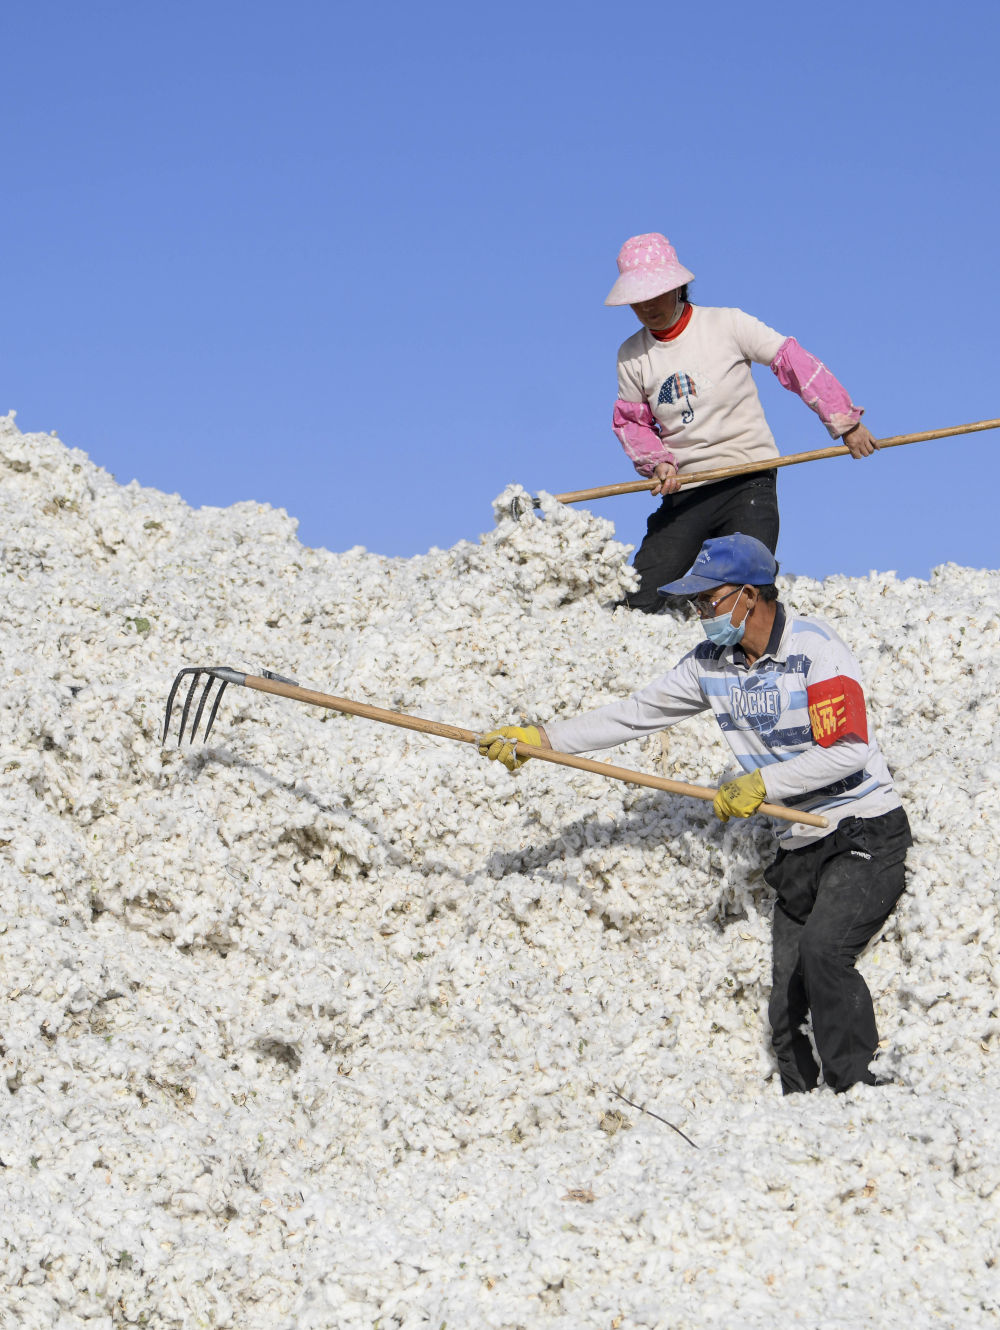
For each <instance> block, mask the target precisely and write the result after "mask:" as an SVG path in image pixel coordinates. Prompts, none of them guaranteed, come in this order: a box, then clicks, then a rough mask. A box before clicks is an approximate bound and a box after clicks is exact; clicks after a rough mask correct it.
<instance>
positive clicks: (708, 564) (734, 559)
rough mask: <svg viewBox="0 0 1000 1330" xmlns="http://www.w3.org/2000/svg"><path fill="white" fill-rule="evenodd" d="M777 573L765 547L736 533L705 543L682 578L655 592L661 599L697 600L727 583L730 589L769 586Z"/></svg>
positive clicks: (749, 537) (740, 532)
mask: <svg viewBox="0 0 1000 1330" xmlns="http://www.w3.org/2000/svg"><path fill="white" fill-rule="evenodd" d="M777 572H778V565H777V562H776V561H775V558H774V555H773V554H772V553H771V551H770V550H769V549H768V548H767V546H766V545H765V544H764V543H763V542H762V541H760V540H757V539H756V538H755V537H754V536H745V535H743V533H742V531H737V532H736V533H735V535H732V536H713V537H712V538H711V539H710V540H706V541H705V543H704V545H702V547H701V549H700V550H699V551H698V557H697V559H695V561H694V563H693V564H692V565H691V567H690V568H689V569H688V570H687V572H686V573H685V574H684V576H683V577H679V578H678V579H677V581H676V582H668V583H667V584H666V586H661V587H657V588H656V589H657V591H658V592H659V593H660V595H661V596H697V595H698V594H699V593H700V592H702V591H710V590H711V589H712V587H717V586H723V585H725V584H726V583H727V582H728V583H729V584H730V585H731V586H770V584H771V583H772V582H773V581H774V579H775V576H776V574H777Z"/></svg>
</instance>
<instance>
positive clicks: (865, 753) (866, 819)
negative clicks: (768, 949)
mask: <svg viewBox="0 0 1000 1330" xmlns="http://www.w3.org/2000/svg"><path fill="white" fill-rule="evenodd" d="M777 571H778V565H777V563H776V562H775V560H774V556H773V554H772V553H771V552H770V550H768V548H767V546H766V545H763V544H762V543H761V542H760V541H759V540H756V539H754V537H752V536H747V535H743V534H742V533H737V534H736V535H731V536H720V537H718V538H716V539H712V540H706V541H705V543H704V544H703V545H702V547H701V550H700V552H699V554H698V557H697V559H696V560H695V562H694V565H693V566H692V567H691V569H690V571H689V572H688V573H687V574H686V576H684V577H682V578H680V579H679V580H678V581H676V582H670V583H668V584H667V585H666V586H663V587H661V588H660V592H661V594H663V595H673V596H678V595H679V596H686V597H688V598H690V599H691V600H692V602H693V605H694V608H695V610H696V612H697V614H698V616H699V618H700V619H701V622H702V627H703V628H704V630H705V635H706V638H707V641H705V642H702V643H701V644H700V645H699V646H697V647H695V649H694V650H693V651H690V652H688V654H687V655H686V656H685V657H684V658H683V660H681V662H680V663H679V664H678V665H676V666H675V667H674V668H673V669H672V670H670V671H669V672H668V673H666V674H664V675H662V676H661V677H660V678H659V679H656V680H654V682H653V683H651V684H649V685H647V686H646V687H645V688H643V689H641V690H640V691H639V692H637V693H634V694H633V695H632V697H630V698H628V699H627V700H624V701H620V702H612V703H611V704H610V705H609V706H605V707H601V708H599V709H598V710H597V711H591V712H589V713H587V714H585V715H582V716H577V717H575V718H573V719H572V720H561V721H553V722H551V723H550V724H548V725H547V726H546V727H545V729H544V730H542V729H540V728H538V727H535V726H527V727H518V726H508V727H506V728H504V729H500V730H494V731H492V732H491V733H489V734H485V735H483V736H482V738H481V739H480V741H479V751H480V753H482V754H483V756H486V757H490V758H492V759H494V760H496V761H500V762H503V763H504V765H505V766H506V767H508V768H509V769H510V770H512V771H513V770H515V769H516V768H517V767H519V766H521V765H522V764H523V763H524V761H526V760H527V759H526V758H524V757H520V756H519V755H518V753H517V741H518V740H523V741H524V742H525V743H527V744H534V745H537V746H539V747H551V748H554V749H555V750H556V751H557V752H562V753H579V752H584V751H588V750H592V749H597V748H610V747H612V746H614V745H615V744H619V743H624V742H625V741H626V740H628V739H636V738H641V737H643V736H644V735H647V734H652V733H653V732H655V731H656V730H660V729H663V728H664V727H666V726H668V725H674V724H676V723H677V722H678V721H680V720H683V719H684V718H685V717H687V716H692V715H695V714H696V713H697V712H699V711H705V710H707V709H709V708H711V710H712V712H713V713H714V715H715V718H716V720H717V721H718V723H719V726H720V728H721V729H722V732H723V734H724V735H725V737H726V741H727V743H728V744H729V746H730V747H731V748H732V750H733V752H734V754H735V755H736V758H737V760H738V762H739V764H740V766H741V767H742V768H743V774H742V775H741V776H739V777H737V778H736V779H735V780H731V781H727V782H726V783H725V784H724V785H722V786H721V787H720V789H719V791H718V793H717V795H716V797H715V803H714V808H715V812H716V815H717V816H718V817H719V818H721V819H722V821H723V822H725V821H728V819H729V818H730V817H749V816H750V815H751V813H753V812H754V810H755V809H756V808H757V807H758V806H759V805H760V804H761V803H763V802H764V801H765V800H770V801H772V802H775V803H784V804H789V805H791V806H792V807H795V808H799V809H802V810H806V811H809V812H811V813H817V814H819V815H820V816H822V817H824V818H826V819H827V822H828V826H827V827H826V828H822V829H821V828H816V827H811V826H805V825H803V824H801V823H788V824H786V827H787V829H784V830H782V831H780V832H779V833H778V841H779V849H778V855H777V858H776V859H775V860H774V862H773V863H772V864H771V865H770V867H769V868H768V869H767V872H766V873H765V874H764V877H765V880H766V881H767V882H768V883H769V884H770V885H771V886H772V887H773V888H774V889H775V891H776V893H777V902H776V904H775V910H774V924H773V933H772V942H773V961H772V981H773V982H772V990H771V999H770V1004H769V1007H768V1016H769V1019H770V1023H771V1042H772V1044H773V1047H774V1051H775V1054H776V1057H777V1060H778V1069H779V1072H780V1074H781V1088H782V1090H783V1092H784V1093H785V1094H792V1093H795V1092H797V1091H803V1090H812V1089H814V1088H815V1086H816V1085H817V1083H818V1080H819V1069H818V1068H817V1066H816V1059H815V1057H814V1056H813V1052H812V1046H811V1044H810V1041H809V1037H808V1035H807V1034H806V1032H805V1031H804V1029H803V1025H804V1023H805V1021H806V1018H807V1016H810V1015H811V1018H812V1031H813V1038H814V1040H815V1043H816V1050H817V1052H818V1053H819V1058H820V1063H821V1065H822V1069H823V1077H824V1080H825V1082H826V1084H827V1085H828V1086H830V1087H831V1088H832V1089H834V1090H836V1091H843V1090H847V1089H849V1088H850V1086H852V1085H855V1084H857V1083H858V1082H861V1083H863V1084H866V1085H877V1084H880V1081H879V1080H878V1078H877V1077H876V1076H875V1074H874V1073H873V1072H872V1071H871V1070H870V1068H869V1063H870V1062H871V1061H872V1059H873V1058H874V1056H875V1052H876V1048H877V1046H878V1031H877V1029H876V1027H875V1012H874V1008H873V1006H872V999H871V994H870V993H869V991H868V987H867V985H866V984H865V981H864V979H863V978H862V977H861V975H860V974H859V973H858V971H857V970H856V968H855V961H856V960H857V957H858V956H859V955H860V953H861V952H862V950H863V949H864V947H865V946H866V945H867V943H868V942H869V941H870V940H871V939H872V938H873V937H874V936H875V934H876V933H877V932H878V931H879V929H880V928H881V927H882V925H883V924H884V923H885V921H886V919H887V918H888V917H889V915H890V913H891V912H892V910H893V907H894V906H895V904H896V902H897V901H898V899H899V897H900V896H901V895H902V893H903V889H904V886H905V858H906V850H907V847H908V846H909V845H910V843H911V838H910V830H909V824H908V822H907V819H906V814H905V812H904V811H903V808H902V806H901V804H900V800H899V796H898V795H897V794H896V791H895V789H894V788H893V783H892V777H891V776H890V774H889V770H888V768H887V767H886V764H885V760H884V759H883V757H882V754H881V753H880V752H879V749H878V745H877V744H876V742H875V740H874V738H873V737H871V736H870V735H869V732H868V718H867V715H866V711H865V699H864V693H863V691H862V686H861V679H860V673H859V670H858V665H857V662H856V661H855V659H854V657H853V655H852V654H851V652H850V651H849V650H848V648H847V647H846V646H845V644H844V643H843V642H842V641H841V639H840V638H839V637H838V636H837V634H836V633H835V632H834V631H833V629H832V628H831V627H830V626H829V625H828V624H826V623H823V622H821V621H820V620H818V619H807V618H797V617H795V616H793V615H791V614H788V613H787V612H786V610H785V608H784V606H783V605H782V604H781V602H780V601H779V600H778V595H777V589H776V587H775V585H774V579H775V575H776V574H777Z"/></svg>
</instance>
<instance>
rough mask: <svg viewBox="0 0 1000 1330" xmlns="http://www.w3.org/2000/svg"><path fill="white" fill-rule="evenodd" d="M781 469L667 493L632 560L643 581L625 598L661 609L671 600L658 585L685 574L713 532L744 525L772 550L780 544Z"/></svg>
mask: <svg viewBox="0 0 1000 1330" xmlns="http://www.w3.org/2000/svg"><path fill="white" fill-rule="evenodd" d="M777 475H778V473H777V472H776V471H760V472H757V473H755V474H754V475H752V476H734V477H733V478H732V479H731V480H719V481H716V482H715V484H713V485H699V486H698V488H697V489H690V490H679V491H678V493H677V494H667V495H665V496H664V498H663V501H662V502H661V504H660V506H659V508H657V509H656V511H655V512H654V513H653V514H652V516H651V517H650V519H649V521H648V522H647V523H646V535H645V537H644V539H643V542H642V544H641V545H640V546H639V548H638V549H637V550H636V552H635V558H634V559H633V560H632V564H633V567H634V568H635V570H636V572H637V573H638V574H639V576H640V577H641V578H642V584H641V585H640V587H639V590H638V591H633V592H632V593H631V594H630V595H628V596H626V597H625V604H626V605H628V607H629V608H630V609H633V610H642V611H643V612H644V613H645V614H658V613H659V612H660V611H661V610H662V609H664V608H665V606H666V604H667V601H666V600H665V599H664V597H663V596H659V595H657V593H656V588H657V587H659V586H663V584H664V583H665V582H672V581H674V580H675V579H676V578H678V577H683V576H684V574H685V573H686V572H687V570H688V569H689V568H690V567H691V565H692V564H693V563H694V561H695V558H696V557H697V554H698V551H699V550H700V549H701V547H702V543H703V542H704V541H706V540H708V539H709V537H710V536H732V535H734V534H735V533H736V532H737V531H742V532H743V534H744V535H747V536H756V537H757V539H758V540H760V541H763V543H764V544H765V545H766V546H767V548H768V549H769V550H770V551H771V553H772V554H773V553H774V551H775V550H776V549H777V547H778V494H777Z"/></svg>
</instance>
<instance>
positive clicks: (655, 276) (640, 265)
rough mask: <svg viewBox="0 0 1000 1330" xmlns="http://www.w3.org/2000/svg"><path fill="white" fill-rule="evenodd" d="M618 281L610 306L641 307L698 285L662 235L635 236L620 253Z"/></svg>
mask: <svg viewBox="0 0 1000 1330" xmlns="http://www.w3.org/2000/svg"><path fill="white" fill-rule="evenodd" d="M618 272H619V277H618V281H617V282H615V284H614V286H613V287H612V288H611V290H610V291H609V292H608V298H607V300H605V302H604V303H605V304H606V305H637V304H639V303H641V302H642V301H643V300H652V298H653V297H654V296H662V295H663V294H664V292H666V291H676V289H677V288H678V287H679V286H683V285H684V283H685V282H693V281H694V273H693V272H688V270H687V268H685V267H684V265H683V264H682V263H681V262H680V260H679V259H678V257H677V251H676V250H675V249H674V247H673V245H672V244H671V243H670V241H669V240H668V239H667V237H666V236H661V235H660V233H659V231H649V232H647V233H646V234H645V235H641V236H632V238H631V240H626V241H625V243H624V245H622V247H621V249H620V250H619V251H618Z"/></svg>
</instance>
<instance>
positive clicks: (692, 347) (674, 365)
mask: <svg viewBox="0 0 1000 1330" xmlns="http://www.w3.org/2000/svg"><path fill="white" fill-rule="evenodd" d="M785 341H786V338H785V337H784V336H783V335H782V334H781V333H778V332H775V331H774V329H773V328H769V327H768V326H767V324H766V323H761V321H760V319H755V318H754V317H753V316H752V315H750V314H745V313H744V312H743V310H741V309H719V308H714V307H711V306H704V305H694V306H693V307H692V313H691V321H690V322H689V323H688V325H687V327H686V328H685V329H684V331H683V332H682V333H681V334H680V335H679V336H678V337H676V338H675V339H674V340H673V341H670V342H658V341H657V340H656V338H655V337H654V336H653V335H652V333H650V332H649V331H648V330H647V329H646V328H641V329H640V330H639V332H637V333H636V334H635V335H634V336H633V337H630V338H629V339H628V341H627V342H624V343H623V344H622V346H621V348H620V349H619V352H618V396H619V399H620V401H621V402H641V403H646V404H648V406H649V409H650V410H651V411H652V413H653V417H654V419H655V420H656V421H657V423H658V424H659V427H660V438H661V440H662V445H663V447H665V448H667V449H669V450H670V452H672V453H673V454H674V456H675V457H676V459H677V469H678V471H679V472H680V474H681V475H685V474H690V473H691V472H695V471H707V470H714V469H716V468H718V467H729V466H739V465H741V464H742V463H744V462H762V461H766V460H767V459H768V458H770V457H777V456H778V449H777V447H776V446H775V442H774V436H773V435H772V434H771V431H770V429H769V428H768V424H767V421H766V420H765V419H764V411H763V408H762V407H761V404H760V398H759V397H758V396H757V387H756V385H755V383H754V381H753V377H752V375H751V373H750V365H751V362H754V361H756V363H757V364H759V365H770V364H771V363H772V361H773V360H774V358H775V357H776V356H777V354H778V351H779V349H780V348H781V346H782V345H783V343H784V342H785ZM859 414H860V413H859ZM626 446H627V445H626Z"/></svg>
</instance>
